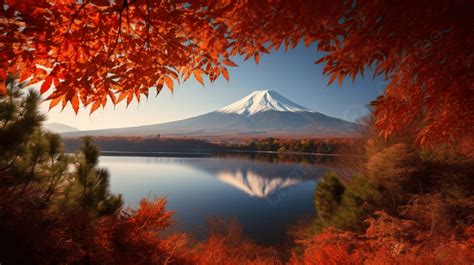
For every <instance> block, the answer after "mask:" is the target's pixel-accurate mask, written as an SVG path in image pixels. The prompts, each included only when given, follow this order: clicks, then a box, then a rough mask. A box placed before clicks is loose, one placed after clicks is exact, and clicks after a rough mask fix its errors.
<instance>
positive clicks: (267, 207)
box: [100, 156, 332, 244]
mask: <svg viewBox="0 0 474 265" xmlns="http://www.w3.org/2000/svg"><path fill="white" fill-rule="evenodd" d="M100 165H101V166H102V167H106V168H108V169H109V171H110V173H111V180H110V182H111V190H112V192H114V193H121V194H122V195H123V197H124V199H125V204H126V205H128V206H131V207H135V206H136V205H137V203H138V201H139V200H140V199H141V198H143V197H149V198H150V197H151V198H152V197H156V196H165V197H166V199H167V200H168V204H167V205H168V209H170V210H173V211H174V212H175V215H174V220H175V221H176V224H177V225H176V226H175V228H174V229H176V230H181V231H186V232H189V233H191V234H192V235H193V236H195V237H196V238H197V239H203V238H204V237H205V236H206V232H207V229H206V221H207V220H208V219H209V218H214V217H218V218H225V219H227V218H237V219H238V221H239V222H240V223H241V224H242V225H243V229H244V232H245V233H246V234H247V235H248V236H250V237H251V238H253V239H255V240H256V241H257V242H259V243H265V244H276V243H278V242H281V241H282V240H284V238H285V231H286V230H287V226H288V225H290V224H292V223H294V222H295V221H297V219H299V218H301V217H303V216H305V215H313V214H314V208H313V193H314V188H315V186H316V183H317V181H318V180H319V179H320V178H321V177H322V176H323V175H324V173H325V172H326V171H328V170H332V169H331V166H329V167H328V164H327V163H306V162H305V163H296V162H283V161H273V160H272V162H266V161H261V160H249V159H244V158H242V157H239V158H227V157H226V158H222V157H205V158H185V157H179V158H178V157H176V158H173V157H136V156H102V157H101V158H100ZM329 165H330V164H329Z"/></svg>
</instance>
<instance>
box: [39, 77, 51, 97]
mask: <svg viewBox="0 0 474 265" xmlns="http://www.w3.org/2000/svg"><path fill="white" fill-rule="evenodd" d="M52 82H53V77H51V76H48V77H46V80H44V82H43V84H42V85H41V89H40V93H41V94H43V93H44V92H46V91H48V89H49V88H50V87H51V83H52Z"/></svg>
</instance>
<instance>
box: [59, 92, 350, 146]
mask: <svg viewBox="0 0 474 265" xmlns="http://www.w3.org/2000/svg"><path fill="white" fill-rule="evenodd" d="M354 126H355V124H354V123H351V122H348V121H344V120H341V119H338V118H333V117H330V116H327V115H324V114H322V113H319V112H316V111H313V110H310V109H307V108H305V107H302V106H300V105H298V104H296V103H294V102H292V101H290V100H289V99H287V98H285V97H283V96H282V95H280V94H278V93H277V92H275V91H273V90H260V91H255V92H253V93H251V94H250V95H248V96H246V97H244V98H242V99H241V100H239V101H236V102H234V103H232V104H230V105H228V106H225V107H223V108H221V109H219V110H217V111H213V112H210V113H207V114H203V115H200V116H196V117H192V118H188V119H184V120H179V121H173V122H167V123H161V124H153V125H145V126H138V127H128V128H117V129H105V130H94V131H80V132H69V133H64V134H63V136H64V137H78V136H84V135H92V136H152V135H157V134H160V135H166V136H176V137H178V136H190V137H250V136H259V137H269V136H273V137H278V136H280V137H282V136H283V137H284V136H346V135H353V134H354Z"/></svg>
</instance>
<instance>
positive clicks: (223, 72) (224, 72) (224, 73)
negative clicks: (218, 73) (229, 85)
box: [222, 68, 229, 81]
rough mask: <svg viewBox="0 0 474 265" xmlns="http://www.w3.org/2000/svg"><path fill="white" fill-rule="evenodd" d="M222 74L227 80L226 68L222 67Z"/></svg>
mask: <svg viewBox="0 0 474 265" xmlns="http://www.w3.org/2000/svg"><path fill="white" fill-rule="evenodd" d="M222 75H223V76H224V78H225V79H226V80H227V81H229V72H227V69H225V68H222Z"/></svg>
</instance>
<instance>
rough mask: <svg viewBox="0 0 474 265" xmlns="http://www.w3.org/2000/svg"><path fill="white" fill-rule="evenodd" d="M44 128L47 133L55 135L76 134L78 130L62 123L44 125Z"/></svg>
mask: <svg viewBox="0 0 474 265" xmlns="http://www.w3.org/2000/svg"><path fill="white" fill-rule="evenodd" d="M44 128H45V129H46V130H48V131H51V132H55V133H64V132H78V131H79V129H77V128H74V127H71V126H69V125H66V124H62V123H46V124H45V125H44Z"/></svg>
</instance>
